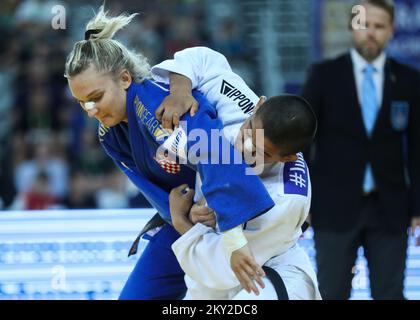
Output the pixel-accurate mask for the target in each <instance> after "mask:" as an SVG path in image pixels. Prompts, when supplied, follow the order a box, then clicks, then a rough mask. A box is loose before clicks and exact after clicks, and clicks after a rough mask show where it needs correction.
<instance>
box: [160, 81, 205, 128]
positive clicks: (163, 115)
mask: <svg viewBox="0 0 420 320" xmlns="http://www.w3.org/2000/svg"><path fill="white" fill-rule="evenodd" d="M197 110H198V102H197V100H195V99H194V97H193V96H192V87H191V81H190V79H188V78H187V77H184V76H182V75H180V74H176V73H171V74H170V94H169V95H168V96H167V97H165V99H163V101H162V103H161V104H160V106H159V107H158V108H157V110H156V112H155V116H156V118H157V119H158V120H159V121H160V122H161V123H162V126H163V127H164V128H165V129H167V130H169V131H172V130H173V128H174V127H178V126H179V119H180V118H181V116H182V115H184V114H185V113H187V112H188V111H190V115H191V116H194V115H195V113H196V112H197Z"/></svg>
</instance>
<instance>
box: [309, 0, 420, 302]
mask: <svg viewBox="0 0 420 320" xmlns="http://www.w3.org/2000/svg"><path fill="white" fill-rule="evenodd" d="M361 4H363V5H364V7H365V8H366V10H367V22H366V27H367V29H366V30H363V29H361V28H360V27H357V26H353V29H352V37H353V48H352V49H351V51H350V52H348V53H346V54H344V55H342V56H340V57H338V58H336V59H334V60H330V61H326V62H322V63H320V64H318V65H315V66H314V68H313V69H312V72H311V73H310V75H309V77H308V79H307V81H306V84H305V86H304V88H303V96H305V97H306V98H307V99H308V100H309V102H310V103H311V104H312V105H313V107H314V109H315V111H316V113H317V116H318V121H319V123H318V128H319V129H318V134H317V137H316V141H315V144H314V146H313V148H312V150H311V151H312V153H310V154H309V159H308V160H310V161H309V163H310V166H311V173H312V184H313V197H312V200H313V201H312V207H311V211H312V219H311V220H312V224H313V228H314V232H315V233H314V240H315V249H316V252H317V254H316V261H317V265H318V268H317V269H318V280H319V283H320V286H319V289H320V291H321V295H322V296H323V298H324V299H348V298H349V297H350V291H351V281H352V277H353V275H354V274H353V266H354V264H355V259H356V256H357V250H358V248H359V246H363V249H364V254H365V256H366V259H367V262H368V267H369V279H370V285H371V293H372V297H373V298H374V299H403V298H404V296H403V289H404V288H403V280H404V270H405V262H406V253H407V252H406V251H407V227H408V226H409V224H410V221H411V223H412V230H414V228H416V227H418V226H419V225H420V198H419V195H420V167H419V163H420V95H419V88H420V75H419V73H418V72H417V71H416V70H414V69H412V68H410V67H407V66H405V65H402V64H400V63H398V62H397V61H395V60H394V59H392V58H390V57H388V56H386V54H385V52H384V48H385V47H386V45H387V43H388V41H389V40H390V39H391V38H392V36H393V32H394V27H393V25H394V6H393V3H392V1H390V0H365V1H362V2H361Z"/></svg>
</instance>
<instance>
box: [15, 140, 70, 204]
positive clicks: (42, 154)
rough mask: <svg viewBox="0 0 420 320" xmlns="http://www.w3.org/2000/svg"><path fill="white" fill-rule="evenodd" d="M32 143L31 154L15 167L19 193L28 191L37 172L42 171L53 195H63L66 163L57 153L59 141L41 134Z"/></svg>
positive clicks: (66, 186) (66, 182) (16, 184)
mask: <svg viewBox="0 0 420 320" xmlns="http://www.w3.org/2000/svg"><path fill="white" fill-rule="evenodd" d="M32 143H33V145H32V149H33V156H31V157H29V159H27V160H24V161H22V162H21V163H19V164H18V165H17V167H16V169H15V186H16V189H17V191H18V192H19V193H24V192H26V191H28V188H29V187H30V186H31V185H32V183H33V182H34V181H35V179H36V177H37V176H38V174H39V172H41V171H44V172H46V174H47V177H48V183H49V186H50V187H51V190H52V193H53V194H54V196H56V197H58V198H61V197H64V196H65V195H66V192H67V188H68V164H67V163H66V160H65V159H64V158H63V157H62V156H61V155H60V154H59V141H58V140H57V139H53V137H49V136H45V135H41V136H40V137H38V138H35V140H34V141H33V142H32ZM53 143H54V144H55V145H53Z"/></svg>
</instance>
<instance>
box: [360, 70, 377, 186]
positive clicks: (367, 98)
mask: <svg viewBox="0 0 420 320" xmlns="http://www.w3.org/2000/svg"><path fill="white" fill-rule="evenodd" d="M374 72H375V68H374V67H373V66H372V65H371V64H368V65H367V66H366V68H365V69H364V78H363V83H362V115H363V122H364V124H365V128H366V132H367V135H368V137H371V136H372V131H373V127H374V125H375V121H376V116H377V114H378V110H379V105H378V97H377V95H376V89H375V83H374V82H373V73H374ZM374 186H375V182H374V180H373V175H372V168H371V166H370V164H369V163H368V164H367V166H366V171H365V178H364V182H363V191H364V192H370V191H372V190H373V189H374Z"/></svg>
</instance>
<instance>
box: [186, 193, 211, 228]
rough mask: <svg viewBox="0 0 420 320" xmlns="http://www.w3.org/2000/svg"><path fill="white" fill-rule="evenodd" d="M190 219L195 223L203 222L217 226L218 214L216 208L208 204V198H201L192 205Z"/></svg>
mask: <svg viewBox="0 0 420 320" xmlns="http://www.w3.org/2000/svg"><path fill="white" fill-rule="evenodd" d="M189 219H190V221H191V222H192V223H193V224H196V223H202V224H204V225H206V226H208V227H210V228H214V227H216V215H215V213H214V210H213V209H211V208H209V207H207V206H206V200H205V199H204V198H200V199H199V200H198V201H197V202H196V203H195V204H193V206H192V207H191V210H190V214H189Z"/></svg>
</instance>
